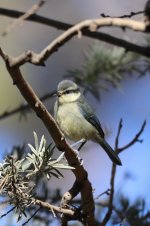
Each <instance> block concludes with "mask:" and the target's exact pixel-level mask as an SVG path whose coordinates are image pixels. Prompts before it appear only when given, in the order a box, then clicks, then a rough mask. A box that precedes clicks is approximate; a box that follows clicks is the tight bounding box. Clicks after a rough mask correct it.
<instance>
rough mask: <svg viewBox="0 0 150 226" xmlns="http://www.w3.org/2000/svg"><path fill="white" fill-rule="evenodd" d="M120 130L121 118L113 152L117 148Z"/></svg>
mask: <svg viewBox="0 0 150 226" xmlns="http://www.w3.org/2000/svg"><path fill="white" fill-rule="evenodd" d="M121 129H122V118H121V119H120V121H119V126H118V132H117V136H116V140H115V150H116V149H117V147H118V143H119V136H120V133H121Z"/></svg>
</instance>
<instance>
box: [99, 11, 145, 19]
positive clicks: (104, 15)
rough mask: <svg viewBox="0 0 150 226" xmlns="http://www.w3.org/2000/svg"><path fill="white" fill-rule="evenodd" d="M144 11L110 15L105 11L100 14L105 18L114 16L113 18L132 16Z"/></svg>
mask: <svg viewBox="0 0 150 226" xmlns="http://www.w3.org/2000/svg"><path fill="white" fill-rule="evenodd" d="M142 13H144V11H138V12H131V13H130V14H125V15H121V16H109V15H106V14H104V13H101V14H100V15H101V16H102V17H104V18H106V17H113V18H131V17H133V16H137V15H139V14H142Z"/></svg>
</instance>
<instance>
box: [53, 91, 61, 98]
mask: <svg viewBox="0 0 150 226" xmlns="http://www.w3.org/2000/svg"><path fill="white" fill-rule="evenodd" d="M61 95H62V93H61V92H59V91H57V92H55V93H54V94H53V96H54V97H56V96H57V97H60V96H61Z"/></svg>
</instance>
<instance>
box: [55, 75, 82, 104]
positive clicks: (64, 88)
mask: <svg viewBox="0 0 150 226" xmlns="http://www.w3.org/2000/svg"><path fill="white" fill-rule="evenodd" d="M80 95H81V92H80V89H79V87H78V85H77V84H76V83H74V82H72V81H71V80H62V81H61V82H60V83H59V84H58V87H57V96H58V101H59V103H60V104H63V103H71V102H75V101H77V100H78V98H79V97H80Z"/></svg>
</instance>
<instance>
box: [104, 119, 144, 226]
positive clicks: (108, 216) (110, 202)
mask: <svg viewBox="0 0 150 226" xmlns="http://www.w3.org/2000/svg"><path fill="white" fill-rule="evenodd" d="M145 126H146V121H144V123H143V124H142V127H141V129H140V131H139V132H138V133H137V134H136V136H135V137H134V139H133V140H132V141H131V142H130V143H129V144H127V145H126V146H124V147H123V148H118V143H119V142H118V140H119V136H120V132H121V129H122V119H120V121H119V125H118V130H117V136H116V141H115V152H117V153H118V154H119V153H120V152H121V151H123V150H125V149H127V148H129V147H130V146H132V145H134V144H135V142H137V141H139V136H140V135H141V134H142V132H143V131H144V128H145ZM116 167H117V166H116V165H115V164H112V169H111V178H110V198H109V205H108V211H107V213H106V215H105V217H104V219H103V221H102V223H101V224H100V226H105V225H106V224H107V222H108V221H109V219H110V217H111V215H112V211H113V199H114V184H115V175H116Z"/></svg>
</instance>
